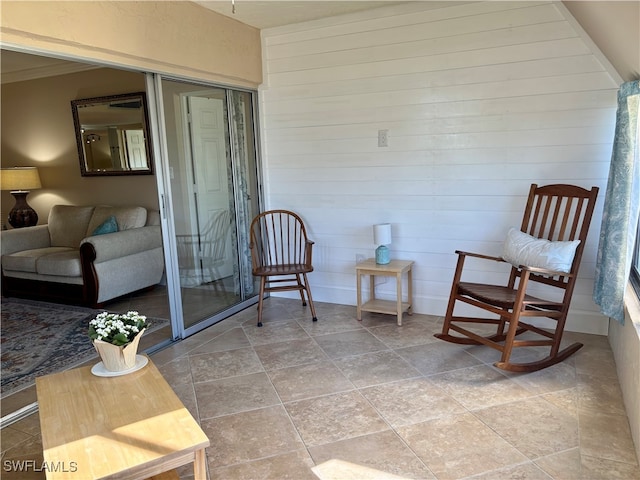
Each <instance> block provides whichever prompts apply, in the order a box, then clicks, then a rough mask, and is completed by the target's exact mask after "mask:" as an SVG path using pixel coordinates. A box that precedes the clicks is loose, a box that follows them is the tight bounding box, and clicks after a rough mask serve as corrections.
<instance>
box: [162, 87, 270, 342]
mask: <svg viewBox="0 0 640 480" xmlns="http://www.w3.org/2000/svg"><path fill="white" fill-rule="evenodd" d="M155 85H156V89H157V90H158V92H157V96H156V98H158V99H159V101H158V110H159V111H161V115H159V118H160V119H161V122H160V123H161V124H160V125H159V128H160V129H161V130H162V129H163V130H164V132H163V133H164V138H165V139H166V140H165V143H164V144H163V145H162V148H161V150H162V152H163V154H162V157H163V158H162V163H163V164H164V167H165V168H164V172H165V175H164V176H165V177H166V178H164V182H163V183H164V192H165V193H164V195H165V202H169V204H168V205H165V206H166V207H167V208H166V212H167V213H168V216H169V217H170V220H171V221H170V223H171V225H170V227H171V228H169V229H167V230H168V231H169V232H171V233H170V238H169V239H168V240H169V243H171V244H172V247H173V248H171V249H170V250H171V255H170V257H171V258H170V260H171V261H170V262H167V264H170V265H171V268H168V275H167V281H168V283H169V285H173V289H172V292H174V302H173V310H174V314H172V317H176V318H177V319H179V321H178V322H177V325H174V330H176V329H177V330H178V332H179V335H178V336H181V337H184V336H186V335H189V334H191V333H194V332H195V331H198V330H200V329H201V328H204V327H206V326H208V325H211V324H213V323H215V322H216V321H219V320H221V319H223V318H225V317H226V316H228V315H230V314H232V313H234V312H235V311H238V310H240V309H241V308H244V307H246V306H247V304H250V303H253V302H255V296H256V293H257V291H258V290H257V288H256V286H255V281H254V279H253V276H252V275H251V264H250V258H249V255H248V245H249V240H248V232H249V225H250V223H251V219H252V218H253V217H254V216H255V215H256V214H257V213H258V211H259V202H258V198H259V194H258V192H259V182H258V180H259V179H258V175H257V172H258V168H257V154H256V137H255V128H254V118H255V116H254V106H255V99H254V94H253V92H249V91H240V90H233V89H229V88H223V87H215V86H205V85H201V84H193V83H188V82H183V81H176V80H169V79H161V80H160V81H156V84H155Z"/></svg>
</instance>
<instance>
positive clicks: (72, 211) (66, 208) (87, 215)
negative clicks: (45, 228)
mask: <svg viewBox="0 0 640 480" xmlns="http://www.w3.org/2000/svg"><path fill="white" fill-rule="evenodd" d="M94 208H95V207H93V206H88V207H77V206H75V205H54V206H53V207H51V211H50V212H49V221H48V223H49V236H50V237H51V246H52V247H70V248H79V247H80V241H81V240H82V239H83V238H84V237H86V236H87V227H88V225H89V220H91V216H92V215H93V210H94ZM96 226H97V225H96Z"/></svg>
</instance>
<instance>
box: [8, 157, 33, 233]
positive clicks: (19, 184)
mask: <svg viewBox="0 0 640 480" xmlns="http://www.w3.org/2000/svg"><path fill="white" fill-rule="evenodd" d="M1 173H2V176H0V189H2V190H9V191H11V195H13V196H14V198H15V199H16V204H15V205H14V206H13V208H12V209H11V211H10V212H9V225H11V226H12V227H13V228H22V227H32V226H33V225H36V224H37V223H38V214H37V213H36V211H35V210H34V209H33V208H31V207H30V206H29V204H28V203H27V195H29V191H30V190H36V189H38V188H42V185H41V183H40V175H38V169H37V168H36V167H13V168H3V169H2V170H1Z"/></svg>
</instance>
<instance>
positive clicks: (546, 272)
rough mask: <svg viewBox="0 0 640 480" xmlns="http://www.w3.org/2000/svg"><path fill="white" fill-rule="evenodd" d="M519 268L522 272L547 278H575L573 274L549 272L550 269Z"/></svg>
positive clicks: (523, 266)
mask: <svg viewBox="0 0 640 480" xmlns="http://www.w3.org/2000/svg"><path fill="white" fill-rule="evenodd" d="M518 268H519V269H520V270H527V271H529V272H531V273H535V274H536V275H544V276H546V277H573V273H569V272H561V271H558V270H549V269H548V268H542V267H530V266H528V265H520V266H519V267H518Z"/></svg>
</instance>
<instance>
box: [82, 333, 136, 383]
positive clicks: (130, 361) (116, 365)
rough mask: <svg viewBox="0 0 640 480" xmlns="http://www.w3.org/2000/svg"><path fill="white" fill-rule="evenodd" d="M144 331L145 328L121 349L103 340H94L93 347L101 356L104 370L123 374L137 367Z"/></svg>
mask: <svg viewBox="0 0 640 480" xmlns="http://www.w3.org/2000/svg"><path fill="white" fill-rule="evenodd" d="M144 331H145V329H144V328H143V329H142V330H140V333H138V334H137V335H136V336H135V337H134V339H133V340H132V341H131V342H130V343H127V344H126V345H124V346H121V347H119V346H117V345H113V344H111V343H108V342H103V341H102V340H94V341H93V346H94V347H95V348H96V351H97V352H98V355H100V359H101V360H102V364H103V365H104V368H105V369H106V370H109V371H110V372H123V371H125V370H129V369H131V368H133V367H135V366H136V355H137V353H138V343H139V342H140V338H141V337H142V334H143V333H144Z"/></svg>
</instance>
